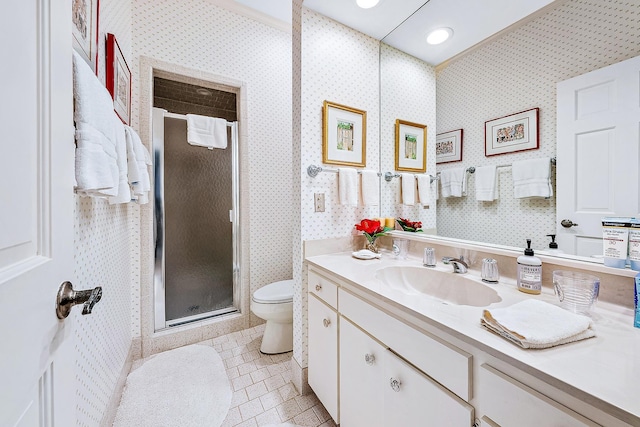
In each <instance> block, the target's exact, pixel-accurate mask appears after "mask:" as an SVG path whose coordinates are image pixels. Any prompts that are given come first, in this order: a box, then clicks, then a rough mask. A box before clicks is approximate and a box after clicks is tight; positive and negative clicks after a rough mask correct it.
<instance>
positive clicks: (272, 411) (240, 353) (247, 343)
mask: <svg viewBox="0 0 640 427" xmlns="http://www.w3.org/2000/svg"><path fill="white" fill-rule="evenodd" d="M263 331H264V324H263V325H259V326H256V327H254V328H249V329H245V330H243V331H239V332H233V333H231V334H227V335H223V336H221V337H218V338H214V339H210V340H206V341H202V342H201V343H200V344H205V345H211V346H213V348H214V349H215V350H216V351H217V352H218V353H219V354H220V357H221V358H222V360H223V361H224V365H225V367H226V368H227V375H228V376H229V382H230V384H231V388H232V391H233V397H232V399H231V408H230V409H229V413H228V414H227V418H226V419H225V420H224V422H223V423H222V426H221V427H233V426H237V427H257V426H264V425H269V424H280V423H284V422H287V423H291V424H296V425H300V426H312V427H336V424H335V423H334V422H333V420H332V419H331V416H330V415H329V413H328V412H327V411H326V409H324V406H322V404H321V403H320V401H319V400H318V398H317V397H316V396H315V395H314V394H310V395H307V396H301V395H300V394H299V393H298V392H297V391H296V389H295V387H294V386H293V384H292V383H291V355H292V353H291V352H289V353H284V354H278V355H271V356H270V355H266V354H262V353H260V343H261V341H262V333H263Z"/></svg>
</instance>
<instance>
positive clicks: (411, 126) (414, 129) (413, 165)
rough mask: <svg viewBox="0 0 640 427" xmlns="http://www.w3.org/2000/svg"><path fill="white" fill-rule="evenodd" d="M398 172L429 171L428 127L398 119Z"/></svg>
mask: <svg viewBox="0 0 640 427" xmlns="http://www.w3.org/2000/svg"><path fill="white" fill-rule="evenodd" d="M396 170H397V171H409V172H426V171H427V126H426V125H421V124H418V123H412V122H407V121H404V120H400V119H396Z"/></svg>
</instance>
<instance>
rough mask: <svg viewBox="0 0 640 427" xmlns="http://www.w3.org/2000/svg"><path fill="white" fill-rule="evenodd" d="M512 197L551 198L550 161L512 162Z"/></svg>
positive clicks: (545, 159) (542, 159)
mask: <svg viewBox="0 0 640 427" xmlns="http://www.w3.org/2000/svg"><path fill="white" fill-rule="evenodd" d="M511 175H512V176H513V195H514V197H515V198H516V199H526V198H530V197H542V198H545V199H548V198H550V197H551V196H553V189H552V188H551V159H550V158H549V157H543V158H540V159H529V160H521V161H518V162H513V164H512V166H511Z"/></svg>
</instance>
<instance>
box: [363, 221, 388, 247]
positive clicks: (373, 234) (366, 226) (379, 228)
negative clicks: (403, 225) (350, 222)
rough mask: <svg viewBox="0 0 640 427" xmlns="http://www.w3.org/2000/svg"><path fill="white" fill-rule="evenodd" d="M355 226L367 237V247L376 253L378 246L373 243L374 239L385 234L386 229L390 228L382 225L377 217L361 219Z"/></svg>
mask: <svg viewBox="0 0 640 427" xmlns="http://www.w3.org/2000/svg"><path fill="white" fill-rule="evenodd" d="M355 227H356V230H358V231H362V234H364V237H366V238H367V249H369V250H370V251H372V252H375V253H378V248H377V247H376V245H375V242H376V239H377V238H378V237H380V236H386V235H387V231H389V230H391V228H389V227H385V226H383V225H382V224H381V223H380V221H378V220H377V219H363V220H362V221H360V224H356V225H355Z"/></svg>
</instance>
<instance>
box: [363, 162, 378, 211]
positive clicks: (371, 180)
mask: <svg viewBox="0 0 640 427" xmlns="http://www.w3.org/2000/svg"><path fill="white" fill-rule="evenodd" d="M360 181H361V182H360V189H361V193H362V204H363V205H364V206H378V203H379V202H378V200H380V191H379V185H378V183H379V182H380V180H379V179H378V172H376V171H372V170H363V171H361V172H360Z"/></svg>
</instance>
